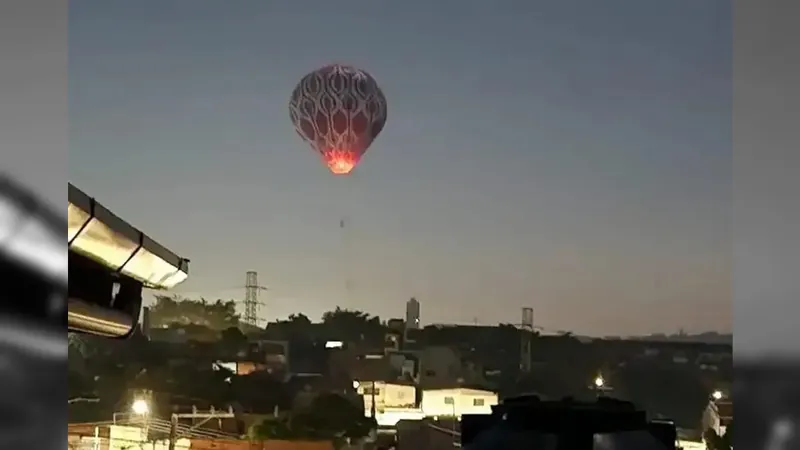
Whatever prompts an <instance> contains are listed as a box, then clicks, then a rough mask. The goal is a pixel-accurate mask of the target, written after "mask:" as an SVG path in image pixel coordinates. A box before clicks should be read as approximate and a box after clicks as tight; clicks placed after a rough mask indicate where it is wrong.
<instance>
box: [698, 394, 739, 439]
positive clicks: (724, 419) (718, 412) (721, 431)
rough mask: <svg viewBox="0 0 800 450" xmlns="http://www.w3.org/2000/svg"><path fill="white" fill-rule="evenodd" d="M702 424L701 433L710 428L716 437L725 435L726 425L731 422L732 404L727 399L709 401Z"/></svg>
mask: <svg viewBox="0 0 800 450" xmlns="http://www.w3.org/2000/svg"><path fill="white" fill-rule="evenodd" d="M702 422H703V431H705V430H707V429H709V428H711V429H712V430H714V432H716V433H717V436H723V435H725V432H726V431H727V428H728V425H729V424H730V423H731V422H733V402H731V401H730V400H727V399H723V400H711V401H709V402H708V405H707V406H706V409H705V411H703V418H702Z"/></svg>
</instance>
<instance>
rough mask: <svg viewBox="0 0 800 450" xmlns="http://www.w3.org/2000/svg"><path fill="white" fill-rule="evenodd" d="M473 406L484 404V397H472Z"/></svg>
mask: <svg viewBox="0 0 800 450" xmlns="http://www.w3.org/2000/svg"><path fill="white" fill-rule="evenodd" d="M472 406H483V399H482V398H473V399H472Z"/></svg>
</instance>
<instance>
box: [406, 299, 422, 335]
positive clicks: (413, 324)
mask: <svg viewBox="0 0 800 450" xmlns="http://www.w3.org/2000/svg"><path fill="white" fill-rule="evenodd" d="M406 329H408V330H416V329H419V302H418V301H417V299H415V298H413V297H412V298H411V300H409V301H407V302H406Z"/></svg>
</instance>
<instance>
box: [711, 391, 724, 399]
mask: <svg viewBox="0 0 800 450" xmlns="http://www.w3.org/2000/svg"><path fill="white" fill-rule="evenodd" d="M722 397H723V395H722V391H720V390H716V391H714V392H712V393H711V398H713V399H714V401H720V400H722Z"/></svg>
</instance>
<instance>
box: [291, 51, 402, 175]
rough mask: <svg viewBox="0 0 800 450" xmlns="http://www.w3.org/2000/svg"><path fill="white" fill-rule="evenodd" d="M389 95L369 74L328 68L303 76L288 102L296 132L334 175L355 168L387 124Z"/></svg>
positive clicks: (336, 67)
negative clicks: (386, 94) (387, 98)
mask: <svg viewBox="0 0 800 450" xmlns="http://www.w3.org/2000/svg"><path fill="white" fill-rule="evenodd" d="M386 111H387V106H386V98H385V97H384V95H383V92H382V91H381V89H380V87H378V83H377V82H376V81H375V79H374V78H373V77H372V76H371V75H370V74H368V73H367V72H365V71H363V70H360V69H356V68H354V67H351V66H343V65H331V66H325V67H322V68H320V69H317V70H315V71H314V72H311V73H309V74H308V75H306V76H304V77H303V78H302V79H301V80H300V82H299V83H298V85H297V87H295V89H294V91H292V96H291V99H290V101H289V116H290V118H291V120H292V124H293V125H294V127H295V130H296V131H297V134H298V135H300V137H301V138H302V139H303V140H304V141H306V142H307V143H308V144H309V145H310V146H311V148H312V149H314V150H315V151H316V152H317V153H318V154H319V155H320V156H321V157H322V160H323V162H324V163H325V165H326V166H327V167H328V169H329V170H330V171H331V172H332V173H333V174H335V175H346V174H349V173H350V172H352V171H353V169H355V167H356V166H357V165H358V163H359V162H360V161H361V158H362V157H363V156H364V153H366V151H367V149H368V148H369V147H370V145H372V142H373V141H374V140H375V138H376V137H377V136H378V134H380V132H381V131H382V130H383V127H384V125H385V124H386Z"/></svg>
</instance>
